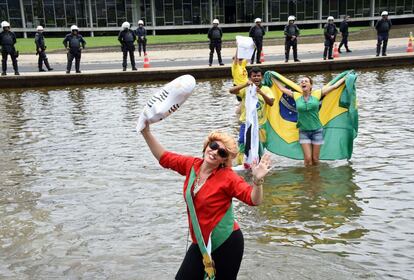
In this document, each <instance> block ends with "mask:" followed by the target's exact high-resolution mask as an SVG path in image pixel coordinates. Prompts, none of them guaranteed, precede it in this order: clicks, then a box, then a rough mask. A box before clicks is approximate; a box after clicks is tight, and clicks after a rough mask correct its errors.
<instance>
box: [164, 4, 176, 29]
mask: <svg viewBox="0 0 414 280" xmlns="http://www.w3.org/2000/svg"><path fill="white" fill-rule="evenodd" d="M173 24H174V10H173V5H172V4H168V5H167V4H166V5H165V25H173Z"/></svg>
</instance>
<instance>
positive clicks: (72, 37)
mask: <svg viewBox="0 0 414 280" xmlns="http://www.w3.org/2000/svg"><path fill="white" fill-rule="evenodd" d="M70 31H71V33H69V34H67V35H66V37H65V39H64V40H63V45H64V46H65V48H66V50H68V64H67V66H66V74H69V73H70V69H71V68H72V62H73V59H75V69H76V73H80V72H81V71H80V60H81V47H82V48H83V49H84V48H85V45H86V42H85V40H84V39H83V37H82V35H80V34H79V28H78V27H77V26H76V25H72V26H71V27H70Z"/></svg>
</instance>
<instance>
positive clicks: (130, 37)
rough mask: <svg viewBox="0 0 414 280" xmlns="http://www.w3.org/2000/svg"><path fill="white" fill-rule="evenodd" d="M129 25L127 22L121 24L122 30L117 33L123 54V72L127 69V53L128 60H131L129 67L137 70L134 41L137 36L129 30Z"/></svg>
mask: <svg viewBox="0 0 414 280" xmlns="http://www.w3.org/2000/svg"><path fill="white" fill-rule="evenodd" d="M130 27H131V25H130V24H129V22H127V21H125V22H124V23H123V24H122V30H121V32H119V35H118V41H119V42H120V43H121V49H122V53H123V57H122V68H123V71H126V69H127V57H128V53H129V59H130V60H131V66H132V70H134V71H135V70H137V68H136V67H135V56H134V51H135V45H134V44H135V40H136V39H137V36H136V35H135V32H134V31H132V30H131V29H130Z"/></svg>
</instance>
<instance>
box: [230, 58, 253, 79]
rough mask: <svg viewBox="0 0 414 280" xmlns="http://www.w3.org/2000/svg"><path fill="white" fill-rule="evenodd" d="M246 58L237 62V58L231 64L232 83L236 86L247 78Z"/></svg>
mask: <svg viewBox="0 0 414 280" xmlns="http://www.w3.org/2000/svg"><path fill="white" fill-rule="evenodd" d="M246 65H247V60H246V59H243V61H242V63H241V64H239V62H238V61H237V60H234V61H233V64H232V65H231V75H232V77H233V84H235V85H236V86H238V85H242V84H245V83H246V82H247V80H248V79H249V77H248V75H247V70H246Z"/></svg>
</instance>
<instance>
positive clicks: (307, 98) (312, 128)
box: [272, 76, 345, 166]
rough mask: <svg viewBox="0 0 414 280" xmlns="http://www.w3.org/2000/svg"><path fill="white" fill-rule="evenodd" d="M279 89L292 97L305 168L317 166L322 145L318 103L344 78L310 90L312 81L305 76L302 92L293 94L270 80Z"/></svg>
mask: <svg viewBox="0 0 414 280" xmlns="http://www.w3.org/2000/svg"><path fill="white" fill-rule="evenodd" d="M272 80H273V82H274V83H275V84H276V85H277V86H278V87H279V89H280V90H281V91H282V92H283V93H285V94H287V95H289V96H290V97H293V99H295V102H296V110H297V112H298V120H297V125H296V127H297V128H298V129H299V143H300V144H301V146H302V150H303V158H304V161H305V166H310V165H317V164H318V163H319V154H320V151H321V145H323V126H322V123H321V121H320V119H319V103H320V100H321V98H322V97H323V96H325V95H327V94H328V93H330V92H331V91H333V90H334V89H336V88H338V87H339V86H340V85H341V84H342V83H344V81H345V77H343V78H342V79H340V80H338V81H337V82H336V83H335V84H333V85H326V86H324V87H323V88H322V89H318V90H312V86H313V81H312V79H311V78H310V77H307V76H305V77H304V78H302V80H301V81H300V86H301V88H302V92H301V93H300V92H294V91H291V90H290V89H288V88H286V87H284V86H283V85H282V84H281V83H280V82H279V81H277V80H275V79H272Z"/></svg>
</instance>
